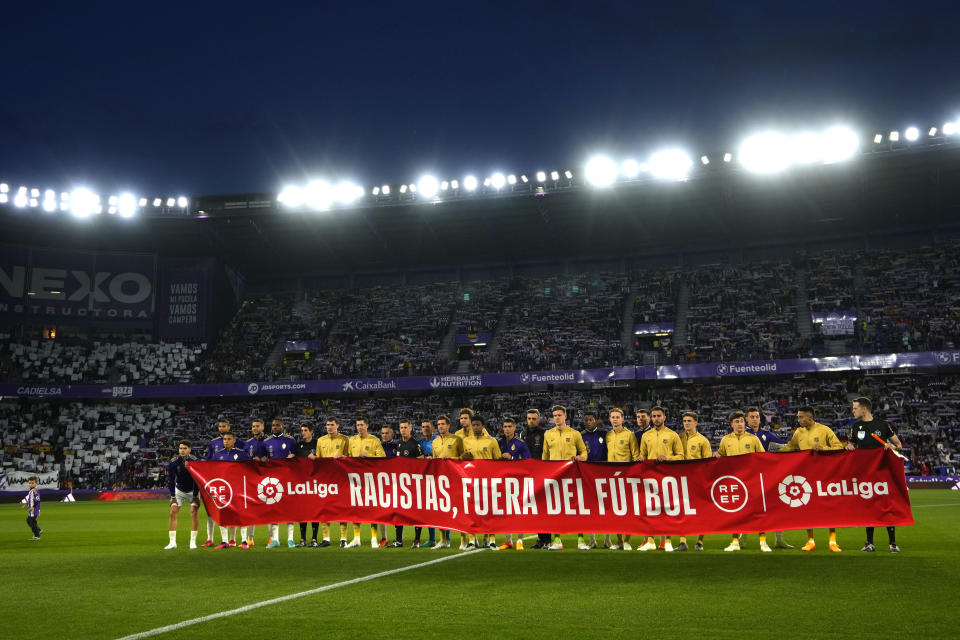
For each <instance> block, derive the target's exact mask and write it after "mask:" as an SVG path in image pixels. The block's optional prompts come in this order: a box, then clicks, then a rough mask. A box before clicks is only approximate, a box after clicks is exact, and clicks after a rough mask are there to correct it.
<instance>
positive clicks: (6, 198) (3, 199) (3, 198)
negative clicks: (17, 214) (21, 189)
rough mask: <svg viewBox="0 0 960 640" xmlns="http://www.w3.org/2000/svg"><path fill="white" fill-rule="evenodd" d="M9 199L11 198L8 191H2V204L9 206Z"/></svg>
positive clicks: (0, 199)
mask: <svg viewBox="0 0 960 640" xmlns="http://www.w3.org/2000/svg"><path fill="white" fill-rule="evenodd" d="M9 199H10V196H8V195H7V192H6V191H0V204H7V201H8V200H9Z"/></svg>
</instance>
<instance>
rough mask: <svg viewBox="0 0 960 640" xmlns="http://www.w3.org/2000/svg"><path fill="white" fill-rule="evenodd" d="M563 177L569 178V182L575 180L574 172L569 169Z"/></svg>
mask: <svg viewBox="0 0 960 640" xmlns="http://www.w3.org/2000/svg"><path fill="white" fill-rule="evenodd" d="M563 175H565V176H567V180H573V172H572V171H570V169H567V170H566V171H564V172H563Z"/></svg>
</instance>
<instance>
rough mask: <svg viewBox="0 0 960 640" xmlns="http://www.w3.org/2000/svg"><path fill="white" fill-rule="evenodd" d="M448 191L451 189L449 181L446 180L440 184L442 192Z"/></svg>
mask: <svg viewBox="0 0 960 640" xmlns="http://www.w3.org/2000/svg"><path fill="white" fill-rule="evenodd" d="M448 189H450V182H449V181H447V180H444V181H443V182H441V183H440V191H447V190H448Z"/></svg>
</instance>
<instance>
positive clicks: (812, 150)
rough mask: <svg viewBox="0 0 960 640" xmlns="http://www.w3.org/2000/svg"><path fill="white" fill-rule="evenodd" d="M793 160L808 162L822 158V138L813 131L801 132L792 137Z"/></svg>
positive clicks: (802, 162) (818, 160)
mask: <svg viewBox="0 0 960 640" xmlns="http://www.w3.org/2000/svg"><path fill="white" fill-rule="evenodd" d="M792 142H793V154H792V157H793V161H794V162H797V163H799V164H810V163H813V162H820V161H821V160H823V138H821V137H820V136H818V135H817V134H815V133H801V134H798V135H796V136H794V137H793V141H792Z"/></svg>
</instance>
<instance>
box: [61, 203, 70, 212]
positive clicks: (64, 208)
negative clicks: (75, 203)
mask: <svg viewBox="0 0 960 640" xmlns="http://www.w3.org/2000/svg"><path fill="white" fill-rule="evenodd" d="M69 208H70V205H69V204H68V203H66V202H61V203H60V211H66V210H67V209H69Z"/></svg>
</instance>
